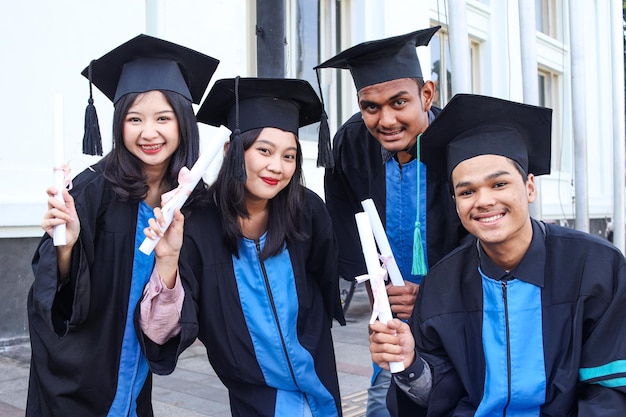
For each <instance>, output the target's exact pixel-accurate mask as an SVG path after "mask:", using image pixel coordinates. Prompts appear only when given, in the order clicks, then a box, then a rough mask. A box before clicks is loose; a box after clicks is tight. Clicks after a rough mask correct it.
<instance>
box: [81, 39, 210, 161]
mask: <svg viewBox="0 0 626 417" xmlns="http://www.w3.org/2000/svg"><path fill="white" fill-rule="evenodd" d="M218 64H219V60H217V59H215V58H212V57H210V56H208V55H205V54H202V53H200V52H197V51H194V50H193V49H189V48H186V47H184V46H181V45H178V44H175V43H172V42H168V41H165V40H162V39H158V38H154V37H152V36H148V35H139V36H137V37H135V38H133V39H131V40H129V41H127V42H125V43H123V44H122V45H120V46H118V47H117V48H115V49H113V50H112V51H110V52H108V53H107V54H105V55H103V56H102V57H100V58H98V59H96V60H94V61H91V63H90V64H89V66H88V67H87V68H85V69H84V70H83V71H82V73H81V74H82V75H84V76H85V77H87V78H88V79H89V82H90V86H89V88H90V97H89V106H88V108H87V114H89V113H93V115H94V116H95V109H94V108H93V98H92V94H91V83H93V84H95V85H96V87H98V89H99V90H100V91H102V92H103V93H104V95H106V96H107V97H108V98H109V99H110V100H111V101H113V103H114V104H115V103H117V101H118V100H119V99H120V97H122V96H124V95H126V94H129V93H143V92H145V91H151V90H166V91H172V92H175V93H178V94H180V95H182V96H183V97H185V98H186V99H188V100H189V101H191V102H193V103H196V104H198V103H200V100H201V99H202V95H203V94H204V91H205V90H206V87H207V86H208V84H209V81H210V80H211V77H212V76H213V73H214V72H215V70H216V68H217V65H218ZM90 107H91V108H90ZM95 117H96V120H97V116H95ZM87 119H88V115H86V116H85V130H86V137H85V138H84V139H83V142H84V143H83V148H85V147H86V144H85V142H87V141H89V138H87V136H88V134H87V131H88V130H91V131H93V129H94V127H93V126H92V123H93V119H92V120H89V121H88V120H87ZM96 123H97V121H96ZM96 127H97V126H96ZM93 133H95V132H93ZM98 135H99V132H98ZM87 147H89V146H88V145H87ZM101 153H102V151H101V145H100V153H99V154H101Z"/></svg>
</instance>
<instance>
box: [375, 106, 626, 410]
mask: <svg viewBox="0 0 626 417" xmlns="http://www.w3.org/2000/svg"><path fill="white" fill-rule="evenodd" d="M551 115H552V113H551V110H550V109H546V108H542V107H535V106H529V105H524V104H519V103H514V102H511V101H506V100H501V99H496V98H491V97H484V96H476V95H457V96H455V97H454V98H453V99H452V100H451V101H450V103H449V104H448V106H447V107H446V108H445V109H444V110H443V111H442V113H441V115H440V116H439V117H438V118H437V119H436V120H435V121H434V122H433V124H431V126H430V127H429V128H428V130H427V131H426V132H425V133H424V135H423V139H424V140H423V145H422V151H423V154H424V156H425V158H424V159H423V161H424V163H425V164H426V165H427V166H428V168H429V169H431V172H438V173H439V174H440V175H441V176H443V177H446V178H450V183H451V190H452V194H453V198H454V200H455V202H456V209H457V213H458V215H459V218H460V219H461V222H462V223H463V225H464V226H465V228H466V229H467V230H468V231H469V232H470V233H471V234H472V235H473V236H474V237H475V239H473V240H472V241H470V242H467V243H465V244H463V245H462V246H460V247H459V248H457V249H456V250H455V251H453V252H452V253H450V254H449V255H448V256H446V257H445V258H444V259H443V260H442V261H441V262H439V263H438V264H437V265H436V266H435V267H434V268H432V269H431V270H430V271H429V273H428V275H427V276H426V277H425V279H424V281H423V283H422V285H421V288H420V292H419V294H418V297H417V301H416V304H415V309H414V312H413V317H412V321H411V327H409V325H407V324H406V323H403V322H400V321H399V320H393V321H390V322H389V323H387V325H385V324H383V323H380V322H376V323H375V324H374V325H372V326H371V330H372V334H371V335H370V351H371V352H372V358H373V360H374V361H375V362H376V363H378V364H379V365H380V366H382V367H385V368H387V367H388V362H389V361H403V362H404V364H405V366H406V368H407V369H406V370H405V371H403V372H401V373H398V374H395V376H394V382H395V386H394V387H393V388H392V389H391V390H390V394H391V395H390V404H394V407H392V408H395V412H394V415H399V416H423V415H425V416H437V417H440V416H492V415H510V416H524V417H526V416H581V417H582V416H585V417H587V416H609V417H610V416H615V417H617V416H622V415H624V410H626V379H625V378H624V375H626V315H625V314H624V311H623V309H624V305H625V303H626V262H625V260H624V256H623V255H622V254H621V253H620V252H619V250H617V249H616V248H615V247H613V246H612V245H611V244H610V243H608V242H607V241H604V240H602V239H600V238H597V237H595V236H592V235H589V234H586V233H582V232H579V231H575V230H571V229H566V228H563V227H559V226H556V225H552V224H546V223H543V222H541V221H537V220H534V219H532V218H531V217H530V215H529V204H530V203H532V202H533V201H534V200H535V198H536V193H537V191H536V189H535V183H534V178H535V175H542V174H548V173H549V172H550V129H551Z"/></svg>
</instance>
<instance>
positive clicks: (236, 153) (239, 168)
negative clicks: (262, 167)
mask: <svg viewBox="0 0 626 417" xmlns="http://www.w3.org/2000/svg"><path fill="white" fill-rule="evenodd" d="M229 152H232V153H233V167H234V170H235V172H233V176H234V177H235V180H236V181H239V182H240V183H242V184H245V183H246V180H247V179H248V177H247V175H246V160H245V157H244V149H243V139H241V133H240V131H239V129H235V131H234V132H233V138H232V139H231V141H230V149H229Z"/></svg>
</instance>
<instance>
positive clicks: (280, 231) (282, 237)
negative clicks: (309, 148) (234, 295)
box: [209, 128, 304, 259]
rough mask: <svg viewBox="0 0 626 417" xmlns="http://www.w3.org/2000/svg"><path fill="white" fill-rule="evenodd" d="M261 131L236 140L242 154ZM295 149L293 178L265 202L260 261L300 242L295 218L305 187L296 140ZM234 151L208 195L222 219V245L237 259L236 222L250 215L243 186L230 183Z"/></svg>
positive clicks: (301, 203) (230, 152) (258, 130)
mask: <svg viewBox="0 0 626 417" xmlns="http://www.w3.org/2000/svg"><path fill="white" fill-rule="evenodd" d="M262 130H263V128H258V129H252V130H248V131H246V132H243V133H241V134H240V138H239V139H236V140H241V141H242V144H243V149H244V151H245V150H247V149H248V148H250V147H251V146H252V144H253V143H254V142H255V141H256V139H257V138H258V137H259V135H260V133H261V131H262ZM231 140H232V138H231ZM296 146H297V151H296V169H295V171H294V173H293V176H292V177H291V180H290V181H289V184H288V185H287V186H286V187H285V188H284V189H282V190H281V191H280V192H279V193H278V194H277V195H276V196H275V197H274V198H272V199H271V200H269V202H268V208H269V221H268V225H267V235H266V238H265V246H264V247H263V250H262V251H261V259H267V258H269V257H271V256H274V255H277V254H278V253H280V251H281V250H282V247H283V244H284V243H286V242H288V241H293V240H295V239H299V238H302V234H301V232H300V229H299V225H298V216H299V214H300V213H301V211H302V209H303V206H304V186H303V176H302V148H301V146H300V141H299V140H298V139H297V138H296ZM233 149H234V147H233V146H232V145H231V146H230V147H229V148H228V152H226V155H225V157H224V162H223V164H222V167H221V169H220V171H219V173H218V175H217V179H216V180H215V182H214V183H213V185H212V186H211V188H210V190H209V191H211V194H213V196H214V199H215V202H216V204H217V206H218V208H219V210H220V212H221V215H222V228H223V231H224V234H223V239H224V244H225V245H226V247H227V248H228V250H229V251H230V252H231V253H233V254H234V255H235V256H237V257H239V241H240V239H241V238H242V237H243V234H242V232H241V227H240V225H239V218H247V217H248V216H249V213H248V209H247V208H246V203H245V193H246V189H245V184H243V183H241V182H239V181H234V180H233V178H234V172H235V169H236V166H235V165H236V161H235V157H234V155H233V152H232V150H233Z"/></svg>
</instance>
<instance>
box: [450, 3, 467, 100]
mask: <svg viewBox="0 0 626 417" xmlns="http://www.w3.org/2000/svg"><path fill="white" fill-rule="evenodd" d="M448 5H449V7H448V13H449V16H450V23H449V26H448V34H449V39H450V69H451V72H452V95H454V94H457V93H471V92H472V84H471V80H470V76H471V70H470V53H469V36H468V33H467V4H466V0H449V2H448Z"/></svg>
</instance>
